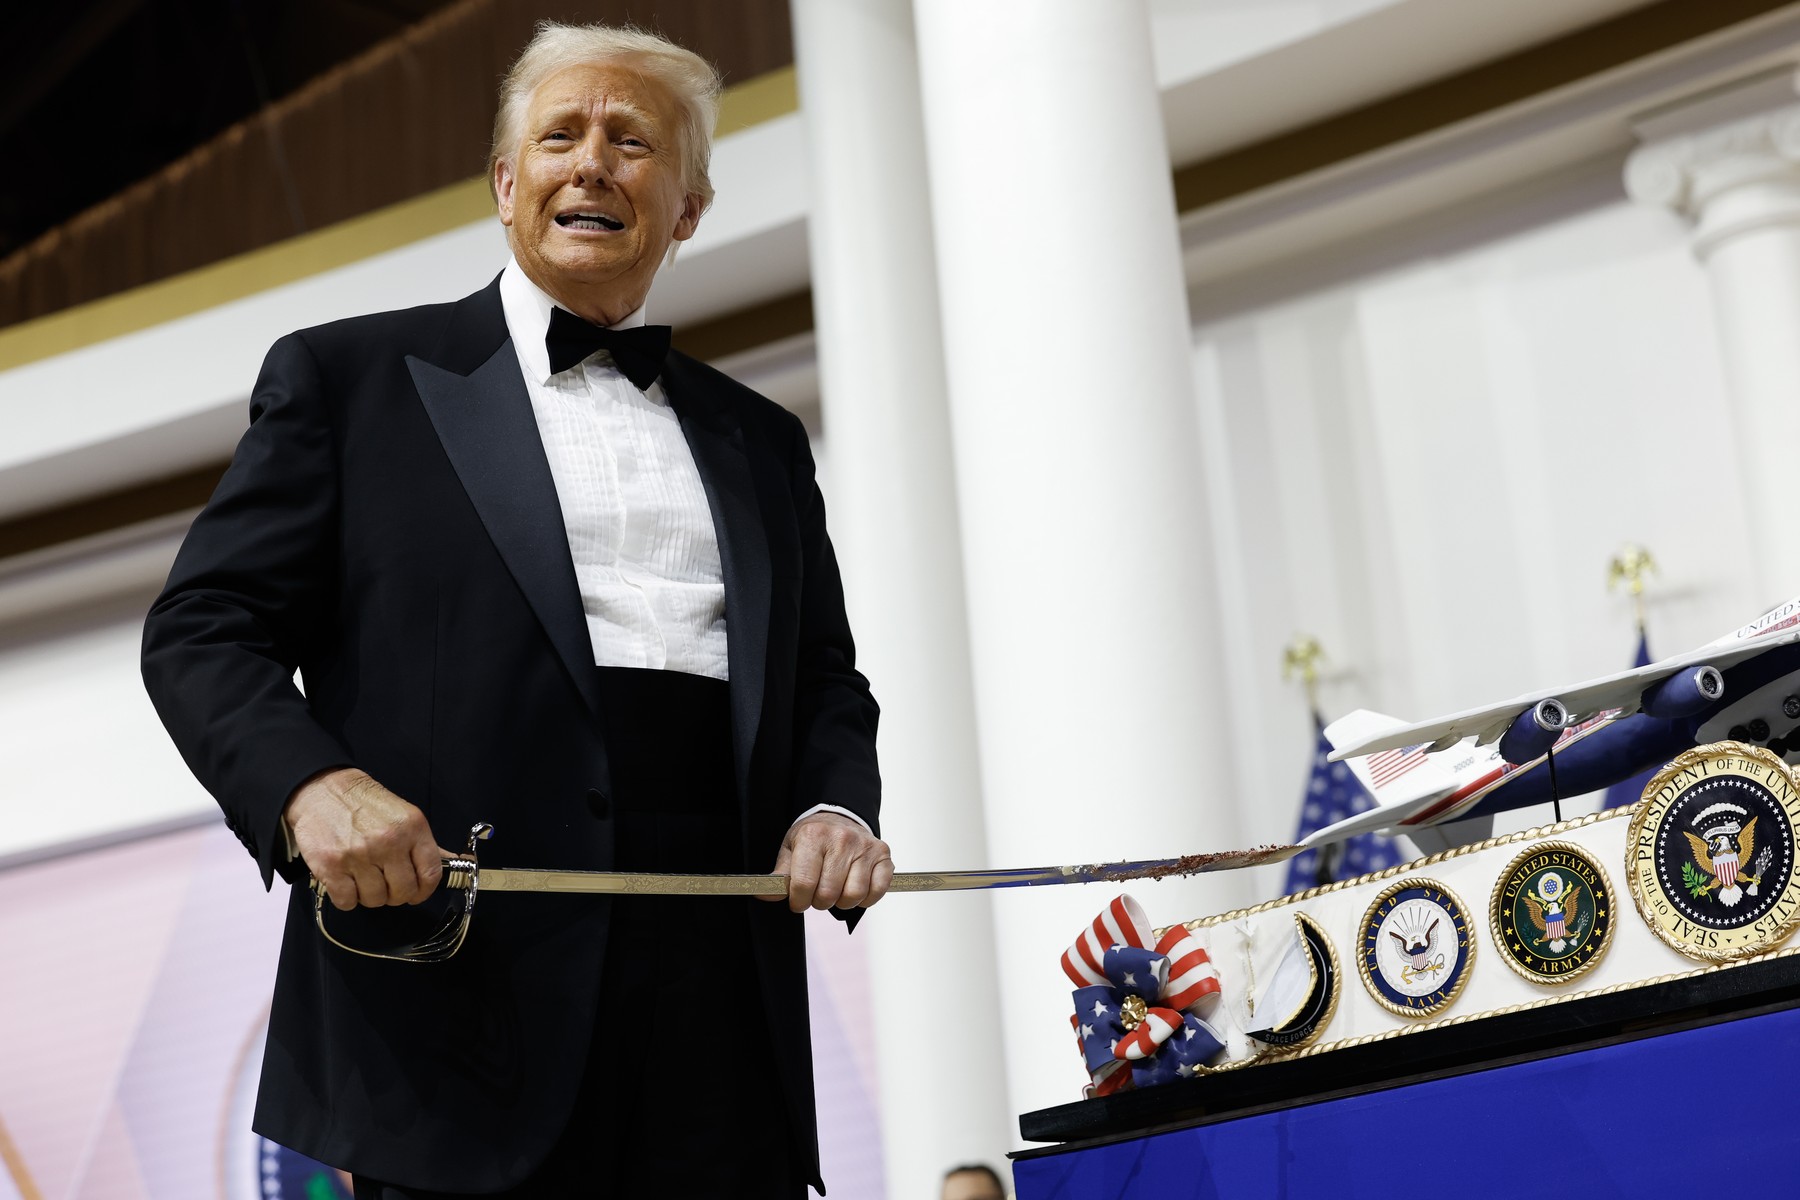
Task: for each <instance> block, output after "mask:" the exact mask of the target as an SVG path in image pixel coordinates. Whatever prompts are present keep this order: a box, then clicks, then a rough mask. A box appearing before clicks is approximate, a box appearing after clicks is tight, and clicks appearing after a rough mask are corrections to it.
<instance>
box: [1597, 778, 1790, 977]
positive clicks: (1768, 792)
mask: <svg viewBox="0 0 1800 1200" xmlns="http://www.w3.org/2000/svg"><path fill="white" fill-rule="evenodd" d="M1797 826H1800V790H1797V789H1796V788H1795V786H1794V779H1793V776H1792V775H1790V774H1789V773H1788V769H1787V767H1786V765H1785V764H1784V763H1783V762H1782V761H1781V759H1779V758H1778V757H1776V756H1775V755H1774V754H1773V753H1771V752H1770V751H1768V750H1765V749H1763V748H1762V747H1760V746H1747V745H1744V744H1742V743H1739V742H1715V743H1713V744H1712V745H1710V746H1701V747H1699V748H1697V749H1694V750H1690V751H1688V752H1687V753H1685V754H1683V755H1681V756H1680V757H1679V758H1677V759H1676V760H1675V761H1674V762H1672V763H1670V764H1669V765H1668V766H1667V767H1664V768H1663V769H1662V771H1660V772H1659V773H1658V774H1657V775H1656V777H1655V778H1653V779H1652V780H1651V781H1650V783H1649V786H1647V787H1646V788H1645V789H1644V799H1643V801H1642V802H1641V803H1640V804H1639V805H1638V809H1637V812H1636V813H1635V814H1634V815H1633V816H1632V818H1631V829H1630V832H1629V833H1628V834H1627V839H1628V840H1627V842H1626V849H1625V865H1626V870H1627V875H1628V878H1629V879H1630V882H1631V899H1632V902H1633V903H1635V904H1636V905H1637V910H1638V912H1639V914H1640V915H1642V916H1643V918H1644V921H1645V923H1646V924H1648V925H1649V926H1650V929H1651V931H1652V932H1654V933H1655V934H1656V936H1657V937H1659V938H1661V939H1662V940H1663V941H1665V942H1667V943H1668V944H1669V945H1671V946H1673V947H1674V948H1675V949H1677V950H1679V951H1681V952H1682V953H1683V954H1685V955H1688V956H1689V957H1690V958H1697V959H1702V960H1705V961H1709V962H1724V961H1727V960H1730V959H1736V958H1746V957H1748V956H1750V955H1752V954H1760V953H1761V952H1762V951H1764V950H1768V949H1771V948H1773V947H1774V946H1777V945H1779V944H1780V943H1781V942H1782V941H1784V940H1786V938H1787V936H1788V935H1789V934H1790V933H1792V932H1793V930H1794V925H1795V922H1796V920H1797V919H1800V878H1796V874H1795V871H1794V838H1795V830H1796V827H1797Z"/></svg>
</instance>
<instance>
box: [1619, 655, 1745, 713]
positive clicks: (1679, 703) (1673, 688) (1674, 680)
mask: <svg viewBox="0 0 1800 1200" xmlns="http://www.w3.org/2000/svg"><path fill="white" fill-rule="evenodd" d="M1724 695H1725V677H1724V676H1722V675H1720V674H1719V672H1718V670H1717V669H1716V668H1714V667H1709V666H1704V665H1702V666H1698V667H1689V668H1688V669H1687V670H1685V671H1677V672H1676V673H1675V674H1673V675H1670V676H1668V677H1667V678H1666V679H1659V680H1657V681H1656V682H1655V683H1653V684H1651V685H1650V686H1649V687H1647V688H1645V689H1644V694H1643V697H1642V698H1641V699H1640V700H1639V701H1638V706H1639V707H1640V708H1641V709H1642V710H1643V711H1644V712H1645V713H1646V714H1648V715H1649V716H1652V717H1661V718H1663V719H1664V720H1669V719H1673V718H1675V717H1691V716H1693V715H1694V714H1695V713H1697V712H1699V711H1701V710H1702V709H1704V708H1706V707H1707V706H1708V705H1710V704H1713V703H1715V702H1717V701H1718V700H1719V699H1720V698H1722V697H1723V696H1724Z"/></svg>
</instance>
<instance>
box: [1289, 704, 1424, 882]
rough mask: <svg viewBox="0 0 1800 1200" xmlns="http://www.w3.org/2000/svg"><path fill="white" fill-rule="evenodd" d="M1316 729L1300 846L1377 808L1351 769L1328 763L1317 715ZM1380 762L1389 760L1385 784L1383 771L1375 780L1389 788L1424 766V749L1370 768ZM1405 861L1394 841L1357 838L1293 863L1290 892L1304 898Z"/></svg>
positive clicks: (1390, 756) (1393, 755) (1393, 754)
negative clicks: (1326, 886) (1340, 881)
mask: <svg viewBox="0 0 1800 1200" xmlns="http://www.w3.org/2000/svg"><path fill="white" fill-rule="evenodd" d="M1313 728H1314V730H1315V731H1316V734H1317V736H1316V739H1315V741H1314V743H1313V766H1312V774H1311V775H1310V776H1308V778H1307V781H1306V794H1305V795H1304V796H1302V797H1301V800H1300V831H1299V832H1298V833H1297V834H1295V835H1294V840H1295V841H1299V840H1300V839H1301V838H1303V837H1305V836H1306V835H1307V834H1309V833H1311V832H1312V831H1313V830H1315V829H1322V828H1324V827H1325V826H1327V825H1331V824H1334V823H1336V822H1338V821H1341V820H1343V819H1344V818H1345V817H1351V816H1355V815H1356V814H1357V813H1359V812H1362V811H1363V810H1364V809H1367V808H1372V807H1374V804H1375V800H1374V798H1373V797H1372V796H1370V795H1369V793H1368V792H1366V791H1364V790H1363V787H1362V785H1361V784H1360V783H1358V782H1356V776H1354V775H1352V774H1351V773H1350V768H1349V767H1346V766H1345V765H1344V764H1343V763H1334V762H1331V761H1329V757H1330V754H1331V743H1330V742H1328V741H1326V740H1325V730H1324V725H1323V722H1321V721H1320V720H1319V716H1318V714H1317V713H1314V714H1313ZM1381 759H1387V760H1389V761H1388V766H1387V767H1386V772H1387V775H1386V778H1385V779H1384V778H1383V776H1382V774H1381V770H1380V769H1379V768H1377V769H1376V774H1375V776H1374V778H1375V779H1376V780H1377V781H1378V782H1381V783H1385V782H1386V781H1387V779H1398V778H1399V777H1400V776H1401V775H1404V774H1405V773H1406V772H1408V771H1410V770H1412V769H1413V767H1415V766H1417V765H1418V764H1419V763H1421V762H1424V761H1425V748H1424V747H1423V746H1414V747H1411V748H1409V749H1405V750H1390V751H1388V752H1387V753H1386V754H1379V755H1375V756H1374V757H1373V758H1372V759H1371V760H1370V761H1371V766H1372V767H1373V765H1374V763H1375V762H1377V761H1378V760H1381ZM1405 860H1406V859H1405V855H1403V854H1402V853H1401V851H1400V848H1399V847H1398V846H1397V845H1396V844H1395V842H1394V840H1393V839H1392V838H1388V837H1383V836H1382V835H1381V834H1379V833H1363V834H1358V835H1357V836H1356V837H1353V838H1349V839H1348V840H1346V841H1342V842H1339V843H1337V844H1336V845H1332V846H1321V847H1315V848H1314V849H1311V850H1304V851H1302V852H1301V853H1299V854H1296V855H1295V856H1294V857H1293V858H1291V859H1289V860H1288V873H1287V891H1288V892H1289V893H1293V892H1303V891H1305V890H1306V889H1307V888H1310V887H1318V886H1319V885H1320V884H1325V883H1331V882H1333V881H1334V880H1338V879H1350V878H1352V877H1354V876H1357V875H1366V874H1368V873H1369V872H1371V871H1385V870H1387V869H1388V868H1389V867H1394V866H1398V865H1400V863H1402V862H1404V861H1405Z"/></svg>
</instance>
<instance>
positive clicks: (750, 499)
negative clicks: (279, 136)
mask: <svg viewBox="0 0 1800 1200" xmlns="http://www.w3.org/2000/svg"><path fill="white" fill-rule="evenodd" d="M718 90H719V84H718V78H717V76H716V74H715V73H714V72H713V70H712V68H711V67H710V66H709V65H708V64H706V63H705V62H704V61H703V60H701V59H700V58H698V57H697V56H695V55H693V54H691V53H689V52H688V51H686V50H683V49H681V48H680V47H678V46H675V45H673V44H672V43H669V42H666V41H664V40H662V39H660V38H657V37H654V36H651V35H648V34H645V33H642V32H639V31H636V30H630V29H623V30H622V29H611V28H606V27H600V26H587V27H572V26H561V25H553V24H547V25H545V26H543V27H541V28H540V29H539V31H538V34H537V36H536V37H535V38H534V39H533V41H532V42H531V44H530V45H529V46H528V47H527V48H526V49H525V51H524V53H523V54H522V55H521V57H520V58H519V60H518V62H517V63H516V64H515V65H514V66H513V69H512V71H511V72H510V73H509V74H508V76H507V78H506V80H505V82H504V84H503V85H502V90H501V97H500V109H499V114H498V117H497V119H496V122H495V138H494V146H493V153H492V157H491V159H490V169H491V179H492V183H493V188H494V195H495V199H496V202H497V206H498V209H499V215H500V220H501V222H502V223H503V224H504V225H505V226H506V228H507V236H508V241H509V244H510V246H511V249H512V261H510V262H509V263H508V264H507V266H506V268H505V270H503V271H502V272H501V274H500V275H499V277H498V278H497V279H496V280H495V281H494V282H493V283H492V284H490V285H489V286H488V287H486V288H484V289H483V290H482V291H480V292H477V293H476V294H474V295H472V296H468V297H465V298H463V299H462V300H460V301H457V302H455V303H451V304H443V305H435V306H429V307H424V308H416V309H409V310H406V311H402V312H391V313H380V314H376V315H373V316H366V317H358V318H353V319H351V320H346V321H340V322H337V323H334V324H331V325H325V326H321V327H318V328H315V329H309V330H303V331H301V332H299V333H295V334H291V335H289V336H288V337H285V338H283V339H281V340H280V341H279V342H277V343H276V344H275V346H274V348H273V349H271V350H270V352H269V356H268V358H267V360H266V362H265V363H264V367H263V371H262V375H261V377H260V378H259V379H258V381H257V384H256V389H255V392H254V394H253V397H252V400H251V424H250V428H249V430H248V432H246V433H245V435H244V438H243V440H242V442H241V443H240V444H239V446H238V450H237V453H236V454H235V456H234V457H233V460H232V464H231V468H230V470H229V471H227V472H226V474H225V477H224V479H223V480H222V481H221V483H220V484H219V488H218V490H217V492H215V494H214V495H213V498H212V500H211V501H210V502H209V503H208V505H207V506H206V509H205V510H204V511H203V512H202V513H201V514H200V516H199V517H198V518H197V519H196V520H195V522H194V525H193V527H192V529H191V530H190V532H189V534H188V536H187V539H186V541H185V543H184V544H183V546H182V549H181V553H180V555H179V556H178V557H177V559H176V562H175V565H174V569H173V571H172V572H171V574H170V577H169V582H168V585H167V587H166V588H165V590H164V592H163V594H162V596H161V597H159V598H158V600H157V601H156V603H155V605H154V607H153V608H152V610H151V613H150V617H149V619H148V621H147V623H146V626H145V633H144V658H143V667H144V678H145V682H146V686H147V687H148V689H149V691H150V694H151V697H152V699H153V700H154V702H155V703H156V706H157V709H158V711H159V712H160V713H161V714H162V717H163V720H164V723H165V724H166V725H167V726H168V728H169V731H170V734H171V736H172V737H173V738H174V740H175V742H176V744H177V745H178V746H179V747H180V749H181V751H182V753H183V755H184V756H185V757H186V759H187V761H188V763H189V765H190V766H191V767H192V768H193V770H194V772H195V774H196V775H197V776H198V777H199V778H200V780H201V781H202V782H203V783H204V784H205V785H206V786H207V788H208V789H209V790H210V791H211V792H212V793H213V795H214V796H215V797H217V799H218V801H219V803H220V805H221V807H222V808H223V809H224V811H225V815H226V823H227V824H228V825H229V826H230V827H231V828H232V830H233V831H234V832H235V833H236V834H237V836H238V838H239V840H240V841H242V842H243V843H244V845H245V847H246V848H247V849H249V850H250V852H251V853H252V854H253V855H254V856H255V857H256V858H257V860H258V862H259V864H260V865H261V868H262V871H263V877H264V881H265V884H266V883H268V882H269V880H270V876H271V874H272V873H280V874H281V875H282V876H283V877H284V878H286V879H288V880H290V881H292V882H301V881H304V880H305V879H306V877H307V875H308V874H309V873H310V874H311V875H312V876H314V877H315V878H317V879H318V880H319V881H320V882H321V884H322V885H323V886H324V887H325V888H326V889H327V890H328V892H329V897H330V900H331V903H332V904H333V905H334V906H335V907H336V908H337V909H338V910H341V915H334V918H333V919H334V922H335V923H337V924H338V925H339V928H338V930H337V931H336V933H337V936H338V938H339V939H340V940H341V941H343V942H345V943H346V944H348V945H352V946H356V947H359V948H379V947H382V946H389V945H393V944H395V943H397V942H400V941H404V940H405V939H406V938H407V937H409V936H416V934H417V932H418V930H419V928H421V927H422V926H421V915H420V910H419V909H417V908H414V907H411V906H413V905H415V904H416V903H417V902H419V901H422V900H424V899H426V898H427V897H428V896H431V895H432V893H433V892H434V891H435V890H436V889H437V887H438V884H439V882H440V877H441V873H442V872H441V860H442V859H443V858H444V857H445V856H446V854H447V853H448V852H447V851H445V850H444V849H442V847H444V846H457V845H460V844H462V840H463V838H464V837H465V836H466V835H467V833H468V831H469V829H470V828H471V826H472V825H473V824H474V823H476V822H483V821H485V822H492V823H493V825H494V826H495V827H496V836H495V837H494V839H493V840H492V841H491V842H490V843H488V844H487V845H486V846H485V847H484V848H483V851H482V858H483V862H484V863H485V864H487V865H501V866H507V865H510V866H530V867H557V868H569V869H588V870H607V869H621V870H638V871H685V872H737V871H746V870H749V871H766V870H774V871H777V872H782V873H786V874H788V875H789V878H790V885H789V893H788V901H789V903H788V904H787V905H785V906H783V905H779V904H768V905H759V904H754V903H751V902H749V901H747V900H737V899H722V898H684V897H630V898H619V899H609V898H605V897H598V896H549V895H520V896H497V897H496V896H490V897H487V898H485V899H484V900H483V901H482V903H481V906H480V912H479V915H478V916H477V917H476V918H475V920H474V921H473V922H472V924H471V925H470V928H469V934H468V938H467V941H466V943H465V944H464V945H463V947H462V948H461V950H460V951H459V952H458V953H457V954H456V955H455V956H454V957H452V958H450V959H448V960H446V961H442V962H432V963H422V962H401V961H395V960H393V959H391V958H385V957H375V956H367V955H359V954H355V953H350V952H348V951H346V950H344V949H341V948H338V947H334V946H332V945H330V944H329V943H328V942H327V941H326V940H325V939H324V938H322V937H320V936H319V934H318V932H317V931H316V930H315V929H314V928H313V915H312V911H311V903H310V896H309V894H308V889H307V888H305V887H304V886H297V887H295V888H293V889H292V894H291V897H290V905H289V910H288V917H287V929H286V936H285V938H284V941H283V944H282V953H281V962H280V968H279V972H278V977H277V980H276V992H275V1000H274V1006H273V1009H272V1012H271V1016H270V1027H269V1039H268V1046H267V1050H266V1052H265V1056H264V1065H263V1076H262V1086H261V1090H260V1093H259V1096H258V1101H257V1111H256V1128H257V1130H258V1131H259V1132H261V1133H262V1134H263V1135H265V1136H267V1137H269V1138H271V1139H273V1140H275V1141H277V1142H280V1143H282V1144H284V1145H287V1146H291V1147H293V1148H295V1149H297V1150H300V1151H302V1152H303V1153H306V1154H309V1155H311V1156H313V1157H314V1158H317V1159H319V1160H321V1161H323V1162H326V1163H329V1164H332V1165H335V1166H338V1167H341V1168H343V1169H345V1170H348V1171H350V1172H352V1173H353V1174H354V1175H355V1177H356V1194H357V1196H358V1197H359V1198H367V1197H378V1198H381V1200H406V1198H420V1197H428V1196H436V1195H439V1194H459V1195H460V1194H486V1195H507V1196H520V1197H524V1196H532V1197H537V1196H545V1197H567V1196H611V1195H615V1194H616V1195H638V1194H649V1193H651V1192H654V1193H655V1194H666V1195H677V1196H764V1195H767V1196H784V1197H786V1196H799V1195H801V1194H803V1192H804V1188H805V1185H806V1184H807V1183H813V1184H815V1185H818V1186H821V1187H822V1184H821V1183H820V1181H819V1171H818V1153H817V1139H816V1135H815V1133H814V1120H813V1096H812V1074H811V1058H810V1051H809V1041H808V1032H807V1016H806V983H805V949H804V943H803V938H802V922H801V917H800V915H799V914H800V913H801V912H803V911H804V910H805V909H806V908H808V907H814V908H821V909H824V908H834V910H835V911H838V912H839V914H840V915H844V916H846V918H847V919H849V918H853V917H854V916H855V915H856V914H855V910H857V909H859V908H860V907H863V906H867V905H869V904H873V903H874V902H875V901H877V900H879V899H880V898H881V896H882V894H883V893H884V892H885V891H886V889H887V886H888V882H889V880H890V878H891V875H892V870H893V868H892V864H891V862H890V861H889V858H888V851H887V847H886V846H885V845H884V844H883V843H882V842H881V841H880V840H879V838H878V836H877V834H876V832H875V827H876V818H877V809H878V806H879V792H880V783H879V778H878V775H877V771H876V765H875V719H876V708H875V704H874V701H873V700H872V699H871V698H870V695H869V690H868V685H867V683H866V681H865V680H864V679H863V677H862V676H861V675H860V674H859V673H858V672H857V671H856V669H855V665H854V650H853V647H852V644H851V639H850V631H849V628H848V625H847V623H846V620H845V616H844V603H843V595H842V590H841V586H840V583H839V579H838V571H837V566H836V562H835V560H834V558H833V555H832V550H831V543H830V540H829V539H828V538H827V536H826V532H825V525H824V510H823V505H822V503H821V500H820V497H819V492H818V489H817V487H816V485H815V484H814V481H813V464H812V458H811V455H810V453H809V451H808V448H807V442H806V435H805V432H804V430H803V429H802V428H801V426H800V423H799V422H798V421H797V420H796V419H795V418H794V417H793V416H792V415H790V414H788V413H786V412H785V411H783V410H782V409H780V408H778V407H777V406H776V405H774V404H772V403H770V402H769V401H767V400H765V399H763V398H762V397H760V396H757V395H756V394H755V393H753V392H750V391H749V390H747V389H745V388H743V387H742V386H740V385H738V384H736V383H734V382H733V381H732V380H730V379H728V378H726V377H725V376H723V375H720V374H718V373H717V372H715V371H713V370H711V369H710V368H708V367H706V366H704V365H703V364H701V363H698V362H696V361H694V360H692V359H690V358H687V357H685V356H683V355H681V354H679V353H675V352H672V351H670V350H669V348H668V345H669V331H668V329H667V328H666V327H658V326H649V325H646V324H645V315H644V303H645V297H646V295H647V294H648V292H649V289H650V284H651V281H652V280H653V278H654V277H655V274H656V271H657V269H658V268H659V267H660V266H661V264H662V263H663V262H664V261H666V259H667V258H668V257H669V256H670V252H671V250H672V247H673V246H674V245H675V243H677V242H680V241H683V240H685V239H687V238H689V237H691V236H692V235H693V233H694V229H695V227H696V225H697V224H698V222H699V220H700V218H701V215H702V214H703V213H704V212H705V210H706V208H707V205H708V204H709V203H710V201H711V198H712V185H711V183H710V181H709V180H708V177H707V164H708V157H709V151H710V141H711V136H712V127H713V122H714V118H715V116H716V111H717V102H718ZM379 136H382V137H384V138H397V139H403V138H404V137H405V136H406V131H405V130H404V129H388V128H382V129H380V131H379ZM296 670H298V671H299V673H300V675H301V677H302V679H303V681H304V685H305V691H304V694H302V692H301V691H300V690H299V689H298V688H296V687H295V685H294V682H293V676H294V674H295V671H296Z"/></svg>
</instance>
